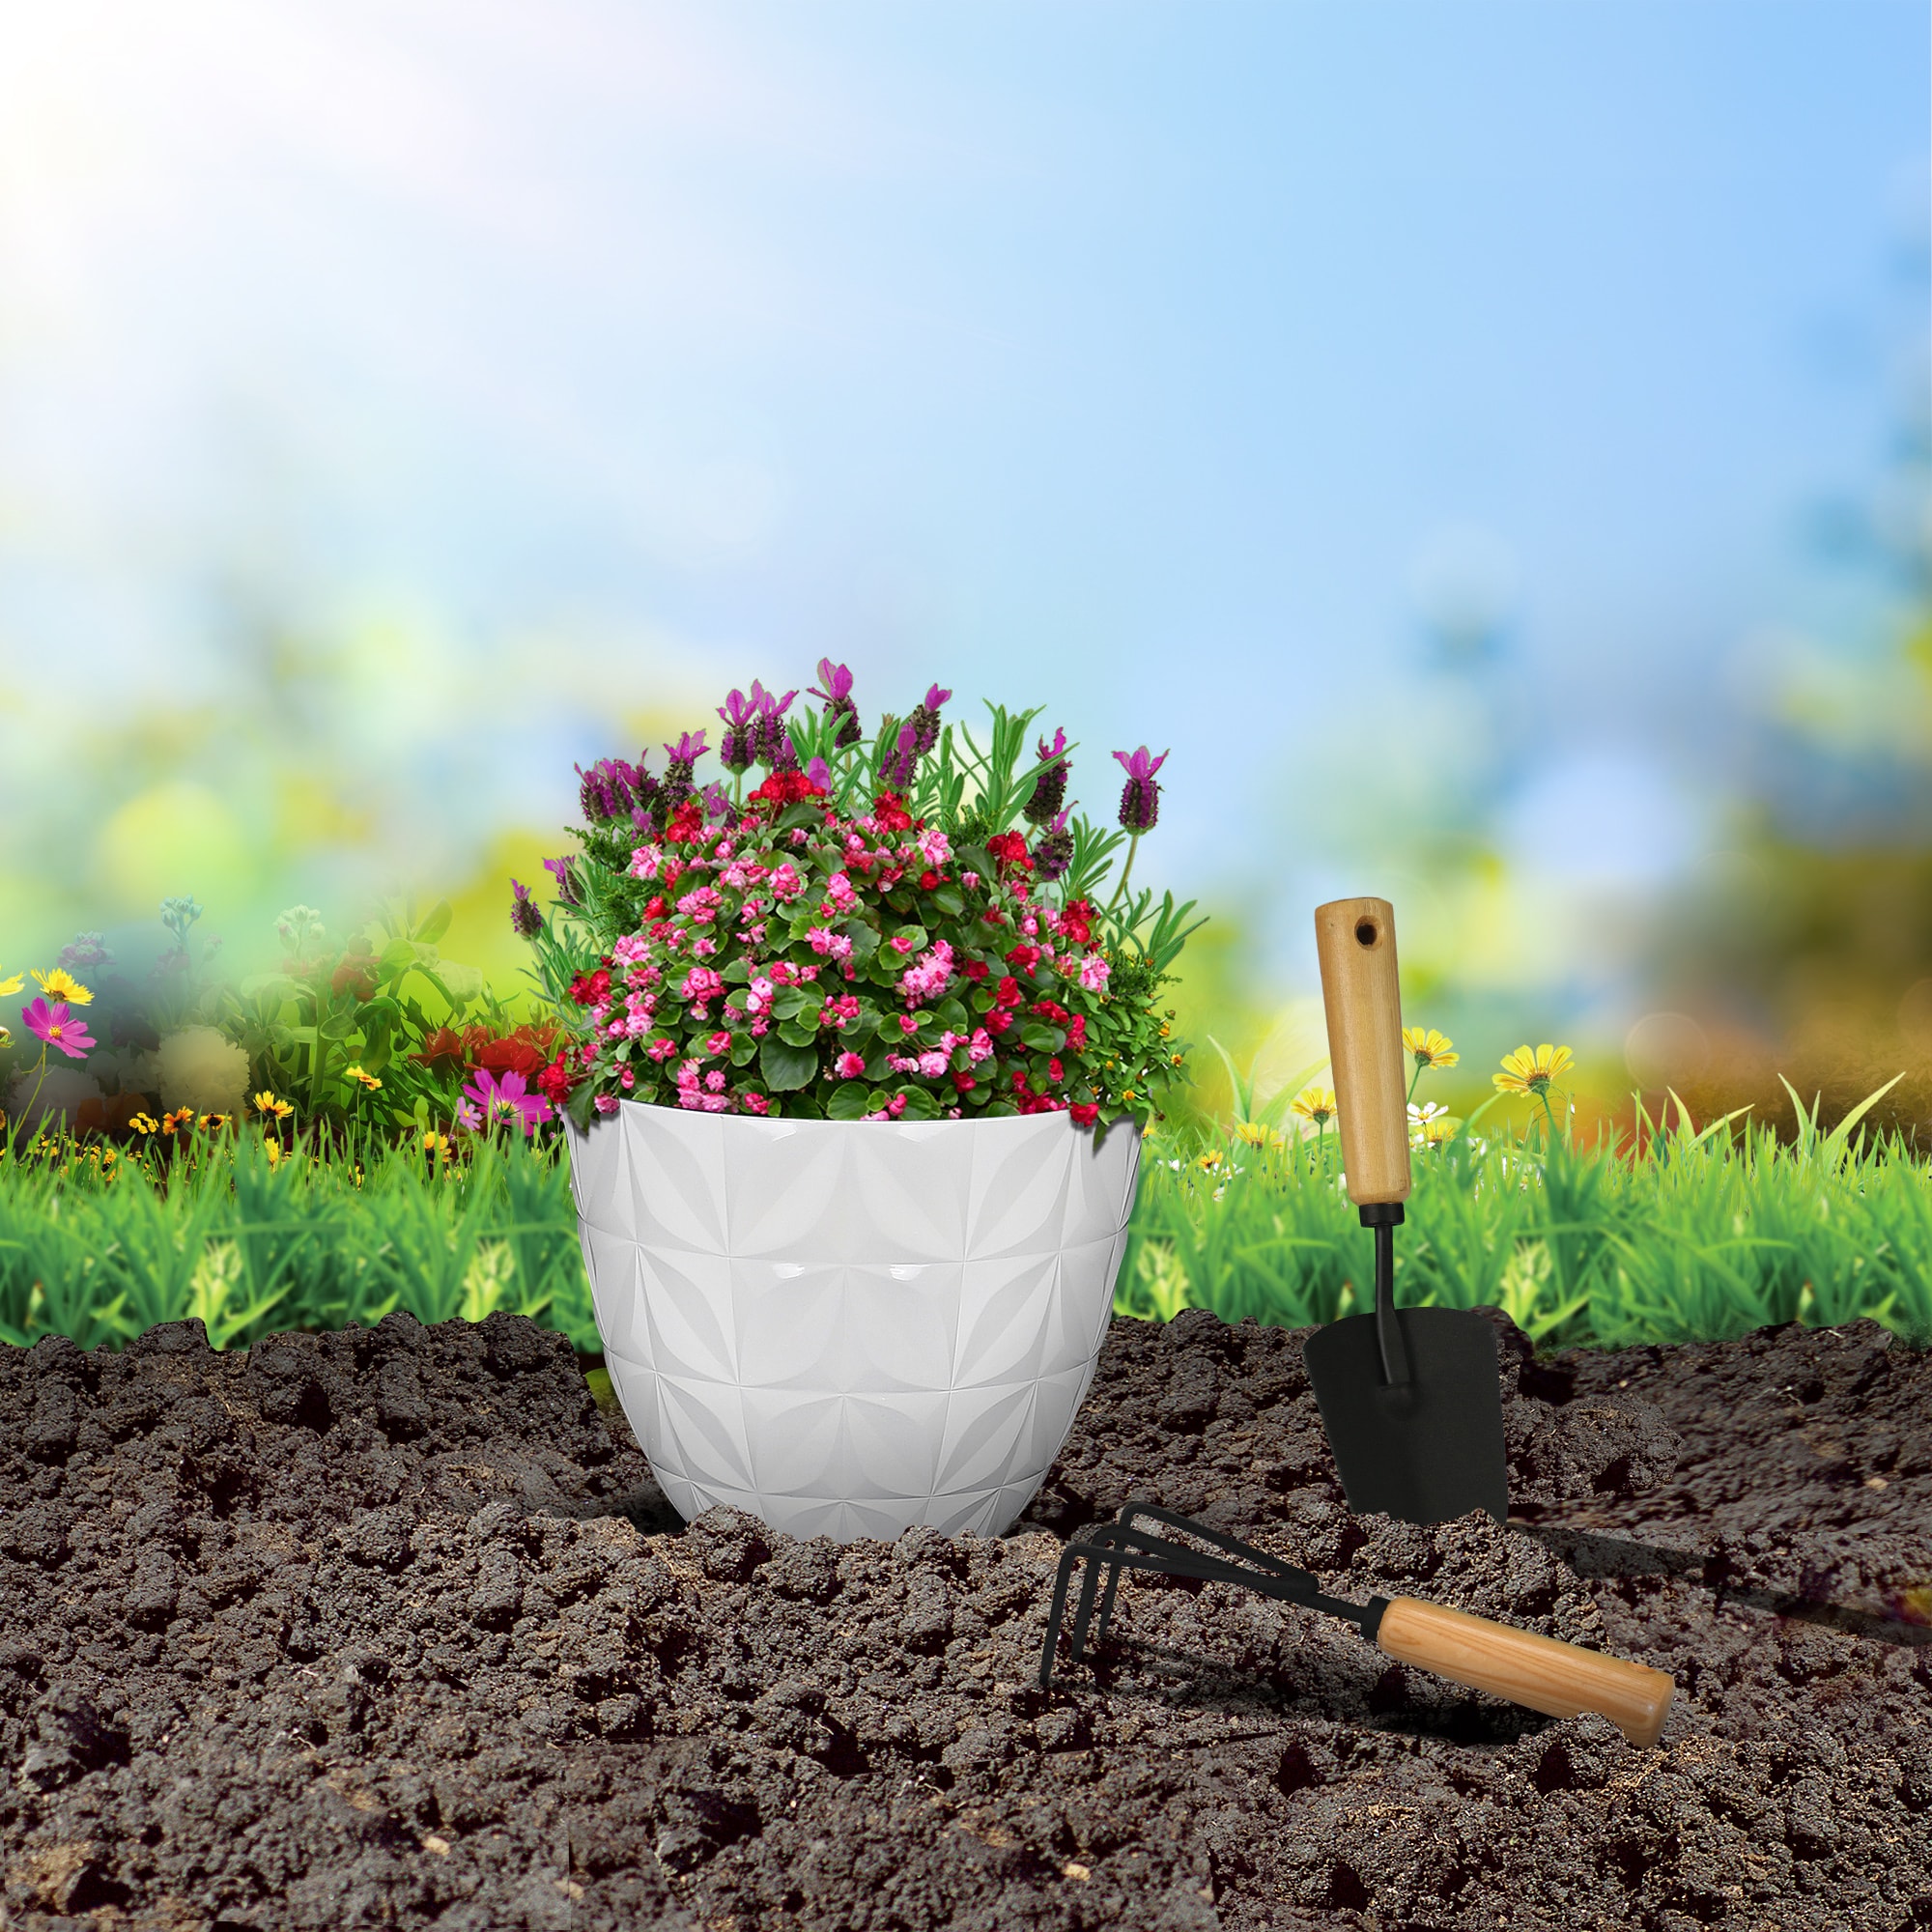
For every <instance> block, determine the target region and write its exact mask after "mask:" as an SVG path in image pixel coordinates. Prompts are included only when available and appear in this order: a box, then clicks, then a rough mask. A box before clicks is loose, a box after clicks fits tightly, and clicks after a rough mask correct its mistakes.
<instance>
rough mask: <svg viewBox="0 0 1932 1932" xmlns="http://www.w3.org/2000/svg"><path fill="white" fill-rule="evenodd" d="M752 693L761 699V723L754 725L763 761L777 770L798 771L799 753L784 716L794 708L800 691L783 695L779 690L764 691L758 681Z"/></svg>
mask: <svg viewBox="0 0 1932 1932" xmlns="http://www.w3.org/2000/svg"><path fill="white" fill-rule="evenodd" d="M752 696H753V697H755V698H756V699H757V700H758V722H757V724H756V725H753V742H754V744H755V745H756V748H757V754H758V762H759V764H761V765H767V766H769V767H770V768H771V769H772V770H773V771H775V772H795V771H796V770H797V769H798V753H797V751H796V749H795V748H794V747H793V745H792V742H791V733H790V732H789V731H788V730H786V729H785V723H784V715H785V713H786V712H787V711H789V710H790V709H791V701H792V699H793V698H794V697H796V696H798V693H797V692H795V691H788V692H786V693H785V695H784V696H782V697H780V696H778V695H777V694H776V693H775V692H770V691H764V690H761V689H760V688H759V687H758V686H757V685H755V684H754V685H753V687H752Z"/></svg>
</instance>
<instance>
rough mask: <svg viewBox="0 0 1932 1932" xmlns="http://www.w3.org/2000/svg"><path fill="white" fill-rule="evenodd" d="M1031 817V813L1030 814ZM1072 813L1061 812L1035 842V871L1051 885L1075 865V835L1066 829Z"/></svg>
mask: <svg viewBox="0 0 1932 1932" xmlns="http://www.w3.org/2000/svg"><path fill="white" fill-rule="evenodd" d="M1028 815H1029V816H1031V813H1029V814H1028ZM1071 815H1072V814H1071V812H1070V811H1063V812H1060V813H1059V814H1058V815H1057V816H1056V817H1055V818H1054V820H1053V823H1052V824H1051V825H1049V826H1048V827H1047V829H1046V830H1045V831H1044V832H1042V833H1041V834H1040V835H1039V837H1038V838H1036V839H1035V840H1034V841H1033V867H1034V870H1035V871H1036V872H1037V874H1038V875H1039V877H1041V878H1042V879H1044V880H1046V881H1047V882H1048V883H1049V884H1050V883H1051V882H1052V881H1053V880H1055V879H1057V878H1059V877H1061V875H1062V874H1063V873H1065V870H1066V868H1067V867H1068V866H1070V865H1071V864H1072V863H1073V835H1072V833H1070V832H1069V831H1068V830H1067V829H1066V821H1067V819H1068V818H1069V817H1070V816H1071Z"/></svg>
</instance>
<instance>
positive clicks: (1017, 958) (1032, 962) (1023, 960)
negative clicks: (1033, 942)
mask: <svg viewBox="0 0 1932 1932" xmlns="http://www.w3.org/2000/svg"><path fill="white" fill-rule="evenodd" d="M1007 964H1008V965H1009V966H1010V967H1011V968H1012V969H1013V971H1014V972H1015V973H1031V972H1032V971H1033V969H1034V968H1035V967H1036V966H1037V965H1038V964H1039V948H1038V947H1037V946H1024V945H1022V946H1015V947H1014V948H1012V950H1011V951H1010V952H1008V954H1007Z"/></svg>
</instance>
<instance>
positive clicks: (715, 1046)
mask: <svg viewBox="0 0 1932 1932" xmlns="http://www.w3.org/2000/svg"><path fill="white" fill-rule="evenodd" d="M704 1050H705V1052H706V1053H729V1052H730V1051H731V1036H730V1035H729V1034H728V1033H714V1034H713V1035H712V1036H711V1037H710V1038H709V1039H707V1040H706V1041H705V1042H704Z"/></svg>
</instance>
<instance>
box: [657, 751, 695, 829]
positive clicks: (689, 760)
mask: <svg viewBox="0 0 1932 1932" xmlns="http://www.w3.org/2000/svg"><path fill="white" fill-rule="evenodd" d="M706 750H707V747H706V745H705V743H704V733H703V732H702V731H696V732H693V731H687V732H685V733H684V735H683V736H682V737H680V738H679V739H678V741H677V743H676V744H675V745H667V746H666V747H665V751H666V753H668V755H669V758H670V768H669V770H668V771H667V772H666V773H665V775H664V780H663V782H662V783H660V784H659V786H658V795H657V809H658V810H659V811H660V812H662V813H663V814H664V816H665V817H666V818H667V819H668V818H669V817H670V815H671V813H672V812H674V811H675V810H677V809H678V807H679V806H681V805H682V804H683V803H684V802H685V800H686V799H688V798H689V797H690V796H691V795H692V793H693V792H694V791H696V785H695V784H693V782H692V779H691V768H692V767H693V766H694V765H695V764H696V762H697V761H698V759H699V758H701V757H702V756H703V755H704V753H705V751H706Z"/></svg>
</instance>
